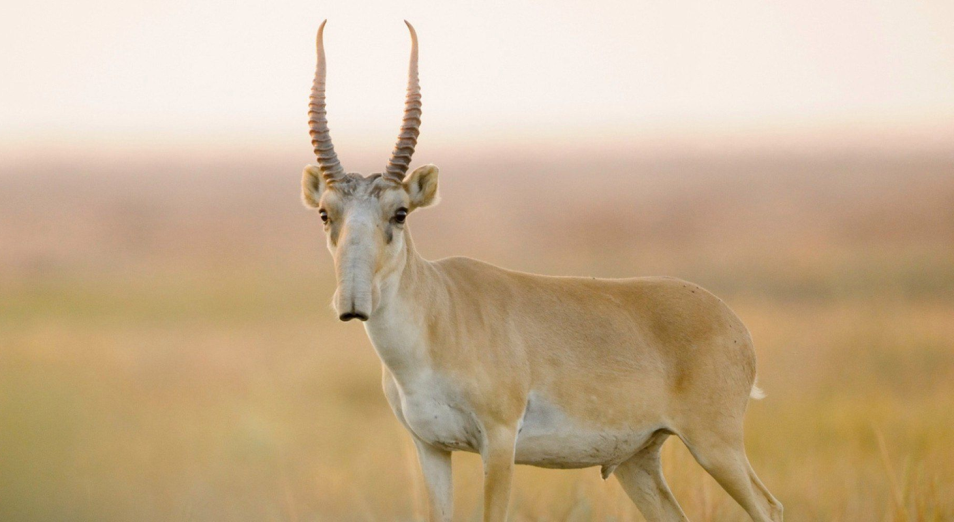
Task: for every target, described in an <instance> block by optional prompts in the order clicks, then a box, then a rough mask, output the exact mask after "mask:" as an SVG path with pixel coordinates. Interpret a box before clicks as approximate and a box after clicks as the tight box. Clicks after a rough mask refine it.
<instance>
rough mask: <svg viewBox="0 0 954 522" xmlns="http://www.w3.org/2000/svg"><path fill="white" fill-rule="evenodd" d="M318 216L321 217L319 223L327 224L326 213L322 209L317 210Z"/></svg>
mask: <svg viewBox="0 0 954 522" xmlns="http://www.w3.org/2000/svg"><path fill="white" fill-rule="evenodd" d="M318 215H319V216H321V222H322V223H327V222H328V213H327V212H325V211H324V209H322V210H319V211H318Z"/></svg>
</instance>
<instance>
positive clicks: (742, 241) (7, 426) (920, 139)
mask: <svg viewBox="0 0 954 522" xmlns="http://www.w3.org/2000/svg"><path fill="white" fill-rule="evenodd" d="M403 4H404V5H398V4H396V3H386V2H383V1H381V2H365V3H345V2H337V3H334V4H331V3H328V2H317V3H315V2H300V1H289V2H283V3H280V4H276V3H264V2H244V1H240V2H224V1H212V0H200V1H183V0H171V1H168V0H167V1H161V2H160V1H157V0H148V1H141V2H133V3H130V2H120V1H118V0H97V1H91V0H84V1H80V2H65V1H62V0H58V1H49V2H32V3H16V4H12V3H8V4H7V5H4V6H3V7H0V44H2V47H3V49H4V51H3V53H2V54H0V70H2V71H4V77H5V78H4V81H3V82H2V83H0V519H2V520H98V521H101V520H144V521H147V520H289V521H310V520H317V521H338V520H423V518H424V505H425V504H424V501H423V491H422V486H421V482H420V476H419V471H418V469H417V464H416V459H415V457H414V454H413V447H412V445H411V443H410V440H409V438H408V435H407V434H405V433H404V431H403V429H402V428H401V427H400V425H399V424H398V422H397V421H396V420H395V419H394V418H393V416H392V414H391V412H390V410H389V408H388V407H387V404H386V402H385V399H384V396H383V393H382V392H381V390H380V363H379V362H378V360H377V358H376V356H375V354H374V353H373V351H372V349H371V346H370V344H369V342H368V341H367V338H366V336H365V333H364V331H363V329H362V328H361V327H360V326H359V325H356V324H354V323H347V324H346V323H340V322H338V321H337V319H336V318H335V315H334V313H333V312H332V311H331V308H330V300H331V296H332V293H333V291H334V276H333V273H332V270H331V269H332V265H331V260H330V256H329V255H328V254H327V253H326V252H325V250H324V237H323V234H322V232H321V229H320V225H319V221H318V218H317V216H316V215H314V214H313V213H309V212H307V211H306V210H305V209H304V208H303V207H302V206H301V204H300V199H299V197H300V196H299V190H300V189H299V180H300V172H301V168H302V166H303V165H305V164H306V163H309V162H314V158H313V157H312V155H311V148H310V144H309V138H308V135H307V125H306V121H307V115H306V110H307V108H306V107H307V96H308V91H309V89H310V83H311V76H312V74H313V67H314V31H315V30H316V28H317V26H318V24H319V23H320V21H321V20H322V19H324V18H329V20H330V21H329V23H328V27H327V30H326V35H325V38H326V47H327V54H328V63H329V65H328V67H329V73H328V81H329V90H328V99H329V120H330V124H331V128H332V131H333V135H334V139H335V145H336V147H337V150H338V153H339V156H340V158H341V159H342V162H343V164H344V165H345V168H346V169H348V170H350V171H358V172H363V173H370V172H377V171H381V170H382V169H383V166H384V163H385V161H386V160H387V158H388V155H389V153H390V150H391V147H392V146H393V142H394V136H395V135H396V131H397V128H398V126H399V123H400V116H401V111H402V107H403V96H404V85H405V81H406V76H405V74H406V67H407V53H408V49H409V43H408V36H407V33H406V29H405V28H404V25H403V24H402V23H401V20H402V19H404V18H407V19H408V20H410V21H411V22H412V23H414V24H415V27H416V28H417V31H418V33H419V35H420V39H421V81H422V85H423V92H424V116H423V120H424V123H423V126H422V136H421V141H420V145H419V146H418V149H417V153H416V155H415V162H414V165H419V164H423V163H430V162H433V163H436V164H437V165H439V166H440V167H441V170H442V176H441V191H442V195H443V203H442V204H441V205H440V206H439V207H437V208H435V209H429V210H427V211H422V212H420V213H416V214H415V215H414V216H412V218H411V219H410V222H411V223H412V224H411V227H412V228H413V230H414V234H415V241H416V244H417V246H418V249H419V250H420V251H421V252H422V254H423V255H424V256H425V257H428V258H431V259H436V258H440V257H444V256H448V255H467V256H472V257H477V258H480V259H483V260H486V261H489V262H492V263H495V264H499V265H504V266H507V267H509V268H514V269H519V270H524V271H536V272H541V273H547V274H562V275H588V276H599V277H617V276H633V275H671V276H677V277H682V278H686V279H690V280H693V281H694V282H697V283H700V284H702V285H703V286H706V287H707V288H709V289H710V290H712V291H714V292H715V293H717V294H718V295H720V296H721V297H723V298H724V300H726V301H727V302H728V303H729V305H730V306H731V307H732V308H733V309H735V311H736V312H737V313H738V314H739V315H740V316H741V317H742V319H743V320H744V321H745V322H746V324H747V325H748V326H749V328H750V329H751V331H752V335H753V337H754V339H755V342H756V348H757V351H758V357H759V375H760V384H761V386H762V387H763V388H764V389H765V390H766V392H767V393H768V397H767V398H766V399H765V400H763V401H760V402H754V403H752V404H751V405H750V407H749V411H748V414H747V427H746V436H747V440H746V443H747V447H748V451H749V456H750V459H751V460H752V463H753V466H754V467H755V469H756V470H758V473H759V474H760V476H761V478H762V479H763V481H764V482H765V483H766V484H767V485H768V487H769V488H770V489H771V490H772V491H773V493H774V494H775V495H776V496H777V497H778V498H779V499H780V500H782V502H783V503H784V504H785V506H786V515H787V518H788V520H844V521H852V520H952V519H954V496H952V495H951V491H954V89H952V87H954V32H952V31H951V28H952V27H954V4H952V3H950V2H943V1H940V0H926V1H921V2H904V1H902V0H881V1H876V2H862V1H853V0H847V1H838V2H830V1H821V0H808V1H803V2H798V3H771V2H768V3H767V2H757V1H754V0H752V1H734V0H733V1H724V2H719V3H703V2H681V1H680V2H621V1H601V2H588V3H583V2H550V3H543V2H535V1H529V0H515V1H510V2H481V3H469V4H458V3H450V2H436V1H435V2H405V3H403ZM454 460H455V481H456V502H457V519H458V520H475V519H476V517H478V516H479V507H478V505H479V502H478V500H479V498H480V484H481V470H480V464H479V460H478V459H477V458H476V457H474V456H473V455H455V457H454ZM664 463H665V472H666V474H667V477H668V479H669V482H670V485H671V487H672V489H673V490H674V492H675V494H676V496H677V498H679V500H680V502H681V503H682V505H683V507H684V508H685V510H686V512H687V513H688V514H689V516H690V518H692V519H693V520H703V521H721V520H744V519H745V518H744V515H743V513H742V511H741V509H740V508H739V507H738V506H737V505H735V503H734V502H733V501H732V500H731V499H730V498H729V497H728V495H727V494H725V493H724V492H723V491H722V490H721V488H719V487H718V486H717V485H716V484H715V482H714V481H712V480H711V479H710V478H709V477H708V476H707V475H705V474H704V472H703V471H702V470H701V469H700V468H699V467H698V465H696V464H695V462H693V461H692V458H691V457H690V456H689V454H688V452H686V450H685V449H684V448H683V447H682V445H681V443H679V442H677V441H672V440H671V441H670V442H669V443H667V446H666V448H665V449H664ZM513 519H514V520H517V521H537V520H541V521H542V520H551V521H562V520H577V521H585V520H600V521H603V520H640V519H641V518H640V516H639V514H638V513H637V512H636V510H635V508H634V507H633V506H632V505H631V504H630V502H629V501H628V500H627V499H626V498H625V496H624V495H623V493H622V491H621V489H620V488H619V486H618V485H617V484H616V483H615V480H612V479H611V480H610V481H608V482H605V483H604V482H603V481H601V480H600V478H599V474H598V473H597V471H596V470H595V469H589V470H580V471H545V470H537V469H532V468H525V467H520V468H519V470H518V473H517V477H516V489H515V495H514V500H513Z"/></svg>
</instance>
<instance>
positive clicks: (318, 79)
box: [308, 20, 345, 181]
mask: <svg viewBox="0 0 954 522" xmlns="http://www.w3.org/2000/svg"><path fill="white" fill-rule="evenodd" d="M326 23H328V20H325V21H323V22H321V26H319V27H318V37H317V39H316V43H315V46H316V48H317V51H318V62H317V63H316V64H315V80H314V81H313V82H312V84H311V96H310V97H309V98H308V127H309V130H308V134H310V135H311V145H312V147H314V149H315V156H317V158H318V167H319V168H321V174H322V177H324V178H325V180H326V181H334V180H337V179H340V178H341V177H343V176H344V174H345V172H344V168H342V167H341V163H340V162H339V161H338V155H337V154H335V146H334V145H332V143H331V132H330V131H329V130H328V118H327V114H328V113H327V112H326V111H325V73H326V72H327V71H326V67H325V44H324V41H323V40H324V39H323V38H322V36H323V34H324V32H325V24H326Z"/></svg>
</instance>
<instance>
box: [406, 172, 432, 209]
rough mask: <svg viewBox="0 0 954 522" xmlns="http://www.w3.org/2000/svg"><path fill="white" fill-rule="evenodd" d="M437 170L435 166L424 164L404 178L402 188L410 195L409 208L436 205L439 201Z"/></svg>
mask: <svg viewBox="0 0 954 522" xmlns="http://www.w3.org/2000/svg"><path fill="white" fill-rule="evenodd" d="M438 172H439V170H438V169H437V167H436V166H434V165H424V166H423V167H418V168H417V169H415V170H414V172H412V173H410V174H408V175H407V177H406V178H404V190H405V191H407V195H408V196H410V197H411V208H410V209H409V210H414V209H415V208H423V207H429V206H431V205H436V204H437V202H438V201H440V199H441V198H440V196H439V195H438V194H437V173H438Z"/></svg>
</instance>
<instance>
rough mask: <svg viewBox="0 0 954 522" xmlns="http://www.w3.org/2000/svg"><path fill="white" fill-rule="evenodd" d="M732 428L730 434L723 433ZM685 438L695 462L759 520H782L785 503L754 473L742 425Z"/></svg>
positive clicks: (768, 521) (771, 521)
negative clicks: (743, 439) (747, 454)
mask: <svg viewBox="0 0 954 522" xmlns="http://www.w3.org/2000/svg"><path fill="white" fill-rule="evenodd" d="M724 431H729V432H730V433H729V434H726V433H723V432H724ZM693 435H694V436H690V437H683V441H684V442H685V443H686V446H688V447H689V451H690V452H691V453H692V456H693V457H695V459H696V461H697V462H699V464H700V465H701V466H702V467H703V468H705V470H706V471H707V472H708V473H709V474H710V475H712V478H714V479H716V481H717V482H718V483H719V485H721V486H722V488H723V489H725V490H726V492H727V493H729V495H731V496H732V498H734V499H735V501H736V502H738V503H739V505H741V506H742V508H743V509H745V511H746V512H747V513H748V514H749V516H750V517H752V520H755V521H756V522H781V521H782V503H781V502H779V501H778V500H777V499H776V498H775V497H774V496H772V494H771V493H770V492H769V490H768V488H766V487H765V485H763V484H762V481H761V480H759V478H758V477H757V476H756V475H755V471H754V470H753V469H752V466H751V465H750V464H749V459H748V457H746V455H745V446H744V445H743V443H742V428H741V425H740V426H739V427H738V429H732V430H715V431H709V432H697V433H694V434H693Z"/></svg>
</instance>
